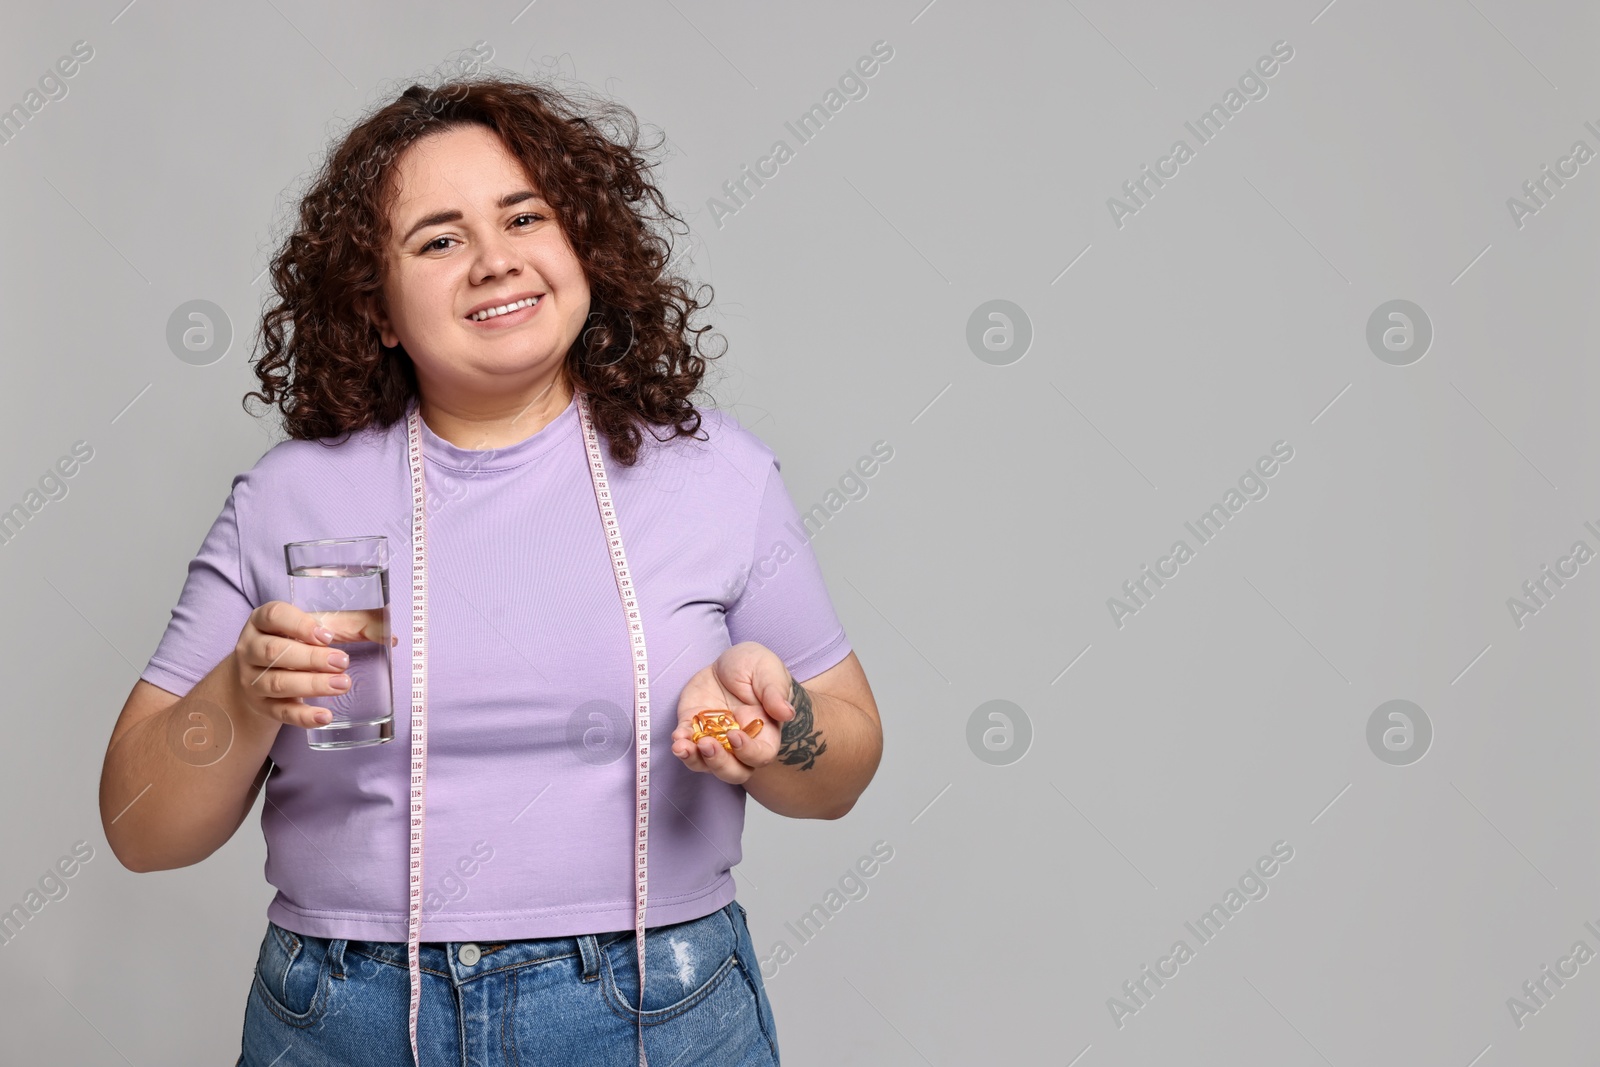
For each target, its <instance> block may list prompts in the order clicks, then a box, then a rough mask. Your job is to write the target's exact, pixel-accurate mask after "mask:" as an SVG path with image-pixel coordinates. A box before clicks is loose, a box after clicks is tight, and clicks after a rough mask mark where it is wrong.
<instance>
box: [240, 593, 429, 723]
mask: <svg viewBox="0 0 1600 1067" xmlns="http://www.w3.org/2000/svg"><path fill="white" fill-rule="evenodd" d="M386 639H387V640H388V641H389V643H390V644H391V645H397V644H399V643H400V639H399V638H398V637H396V636H393V635H389V634H386V633H384V620H383V611H382V609H372V610H367V611H324V612H318V613H317V614H315V615H313V614H310V613H308V612H305V611H302V610H300V609H299V608H297V607H295V606H294V605H293V604H290V603H288V602H287V601H283V600H269V601H267V603H265V604H262V605H261V606H260V607H258V608H256V609H255V610H254V611H252V612H251V613H250V618H249V619H248V620H246V622H245V625H244V629H243V630H241V631H240V632H239V641H238V643H237V644H236V645H235V646H234V650H233V659H234V664H235V667H236V676H235V679H234V680H235V683H236V686H237V689H238V692H239V698H240V703H241V704H243V705H244V706H245V707H248V708H250V709H251V710H252V711H254V712H256V713H257V714H259V715H262V716H265V717H266V718H268V719H272V720H274V721H276V722H280V723H288V724H289V725H290V726H301V727H304V728H306V729H308V730H309V729H313V728H315V727H317V726H321V725H324V724H326V723H327V722H328V721H329V720H330V719H331V718H332V716H331V714H330V713H329V712H328V710H327V709H326V708H319V707H314V706H312V705H310V704H307V703H305V699H306V698H307V697H332V696H337V695H338V694H340V693H342V692H344V691H345V690H347V689H349V688H350V676H349V675H347V674H344V673H342V672H343V671H344V669H345V668H346V667H348V666H349V665H350V657H349V656H348V655H347V654H346V653H344V652H343V651H342V650H340V649H336V648H329V647H328V646H329V645H332V644H334V643H336V642H337V643H339V644H348V643H350V642H352V641H382V640H386Z"/></svg>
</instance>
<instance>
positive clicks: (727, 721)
mask: <svg viewBox="0 0 1600 1067" xmlns="http://www.w3.org/2000/svg"><path fill="white" fill-rule="evenodd" d="M762 725H763V723H762V720H760V719H751V720H750V725H748V726H746V727H743V731H744V735H745V736H746V737H754V736H755V735H756V734H759V733H760V732H761V727H762ZM738 729H741V727H740V726H739V723H738V720H736V719H735V718H734V717H733V716H732V715H731V714H729V713H728V712H726V711H699V712H695V716H694V718H693V719H690V720H689V739H690V740H692V741H698V740H700V739H701V738H702V737H711V738H715V739H716V741H717V743H718V744H720V745H721V746H722V747H723V749H725V750H726V751H728V752H732V751H733V742H731V741H729V740H728V731H729V730H738Z"/></svg>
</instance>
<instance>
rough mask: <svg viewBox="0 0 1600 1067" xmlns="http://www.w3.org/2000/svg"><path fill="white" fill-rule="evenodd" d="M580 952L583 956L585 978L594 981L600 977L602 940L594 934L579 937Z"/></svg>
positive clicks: (586, 980) (587, 980)
mask: <svg viewBox="0 0 1600 1067" xmlns="http://www.w3.org/2000/svg"><path fill="white" fill-rule="evenodd" d="M578 954H579V955H580V956H582V957H583V980H584V981H585V982H592V981H594V980H595V979H596V978H599V977H600V942H599V941H598V940H597V939H596V938H595V936H594V935H593V934H583V935H581V936H580V937H579V938H578Z"/></svg>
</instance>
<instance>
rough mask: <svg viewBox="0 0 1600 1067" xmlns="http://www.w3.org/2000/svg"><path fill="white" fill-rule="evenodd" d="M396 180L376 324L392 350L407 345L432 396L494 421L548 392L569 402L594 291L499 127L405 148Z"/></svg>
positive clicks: (449, 133) (452, 132) (443, 135)
mask: <svg viewBox="0 0 1600 1067" xmlns="http://www.w3.org/2000/svg"><path fill="white" fill-rule="evenodd" d="M393 182H394V184H393V186H392V189H393V191H394V195H392V196H391V197H390V199H389V203H388V212H389V225H390V232H391V236H390V239H389V244H388V247H387V249H386V253H385V254H386V258H387V263H386V266H385V271H384V280H383V305H384V308H383V309H374V310H373V313H372V318H373V321H374V323H375V325H377V327H378V330H379V334H380V336H381V337H382V339H383V343H384V344H385V345H387V346H391V347H392V346H394V345H396V344H401V345H404V346H405V350H406V353H407V354H408V355H409V356H410V357H411V359H412V362H413V363H414V364H415V366H416V370H417V378H418V381H419V384H420V386H421V389H422V392H423V394H424V396H425V397H428V398H429V399H430V400H432V401H435V402H437V403H440V404H443V405H445V406H451V407H460V408H468V409H476V410H479V411H482V412H484V413H486V414H487V413H492V412H499V411H508V412H515V411H516V410H517V409H518V408H520V407H523V406H525V405H527V404H529V403H531V402H532V401H533V400H534V399H536V397H537V396H539V395H541V394H542V393H544V392H545V391H548V390H551V387H552V385H555V386H557V388H556V390H554V391H555V392H559V393H560V394H561V395H563V396H564V395H566V394H565V391H564V390H562V389H560V383H562V382H564V381H565V378H566V376H565V374H564V373H563V362H564V360H565V357H566V353H567V351H568V349H569V348H571V346H572V343H573V341H575V340H576V339H577V337H578V334H579V332H580V331H581V330H582V329H583V326H584V323H585V321H586V320H587V318H588V315H589V285H588V282H587V280H586V279H585V277H584V273H583V267H582V264H581V263H580V262H579V260H578V257H577V254H576V253H575V252H574V251H573V249H572V246H571V245H570V244H569V243H568V242H567V238H566V235H565V234H564V233H563V232H562V229H561V227H560V225H559V224H558V223H557V221H556V219H555V217H554V212H553V211H552V210H551V208H550V205H549V204H548V203H546V202H545V201H544V200H543V199H542V198H541V197H540V196H539V193H538V190H537V189H535V187H534V184H533V182H532V180H531V179H530V177H529V175H528V173H527V171H526V170H525V169H524V168H523V166H522V164H521V162H520V161H519V160H518V159H517V158H516V157H515V156H514V155H512V154H511V152H510V151H509V150H507V148H506V147H505V145H504V143H502V142H501V140H500V138H499V136H498V135H497V134H496V133H495V132H494V131H493V130H490V129H488V128H486V127H484V126H479V125H468V126H458V127H453V128H450V129H445V130H440V131H438V132H436V133H432V134H429V135H427V136H426V137H423V138H420V139H419V140H418V141H417V142H416V143H415V144H413V145H411V146H409V147H408V148H407V149H406V151H405V152H404V153H403V154H402V155H401V157H400V159H399V160H398V161H397V162H396V165H395V170H394V174H393ZM534 298H537V299H536V300H534V302H533V303H532V304H531V306H521V307H514V309H512V310H509V311H507V309H506V307H505V306H506V305H508V304H509V305H517V304H518V303H519V302H520V303H521V304H527V303H528V302H529V301H530V300H533V299H534ZM485 309H493V311H492V313H491V314H490V315H489V316H488V317H483V315H482V312H483V311H484V310H485ZM385 310H386V311H387V314H385V313H384V311H385Z"/></svg>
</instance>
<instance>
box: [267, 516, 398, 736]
mask: <svg viewBox="0 0 1600 1067" xmlns="http://www.w3.org/2000/svg"><path fill="white" fill-rule="evenodd" d="M283 554H284V559H285V562H286V563H287V564H288V567H289V602H290V603H291V604H293V605H294V606H295V607H297V608H299V609H300V610H301V611H304V612H306V613H307V614H310V615H314V616H316V617H317V621H318V622H319V623H321V624H322V625H323V626H325V627H327V628H328V629H329V630H331V631H332V632H333V634H334V641H333V643H332V645H331V646H330V647H333V648H338V649H342V650H344V652H346V653H347V654H348V655H349V656H350V667H349V669H347V670H346V671H345V672H344V673H345V674H348V675H349V676H350V688H349V689H346V690H345V691H344V692H343V693H338V694H335V695H333V696H328V697H306V698H305V702H306V703H307V704H309V705H311V706H312V707H317V708H327V709H328V710H329V711H331V712H332V713H333V721H332V722H330V723H328V725H326V726H317V727H312V728H310V729H308V730H307V731H306V735H307V740H309V741H310V743H311V747H312V748H315V749H338V748H360V747H362V746H364V745H381V744H383V743H384V742H385V741H390V740H393V739H394V686H393V676H392V674H391V673H390V671H391V668H390V656H389V647H390V646H389V640H390V628H389V547H388V542H387V541H386V540H385V539H384V537H383V536H382V535H374V536H371V537H334V538H328V539H325V540H321V541H295V542H292V543H290V544H287V545H284V546H283ZM340 638H344V639H345V640H340Z"/></svg>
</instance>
